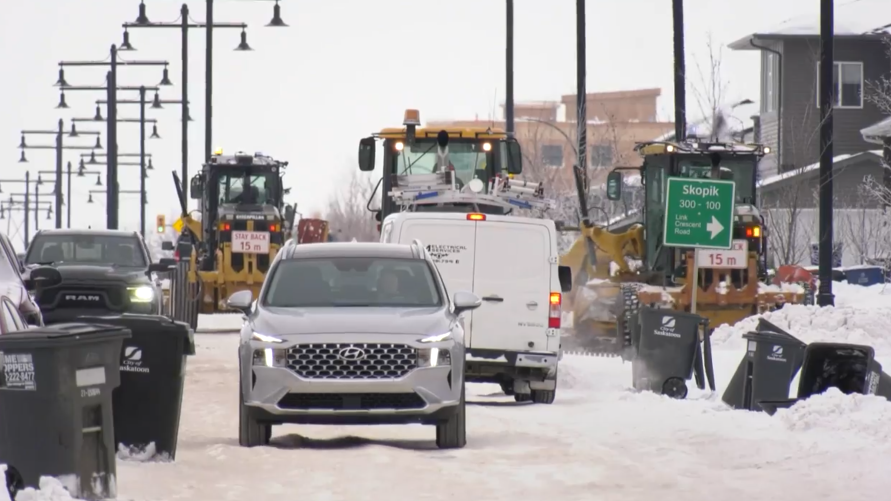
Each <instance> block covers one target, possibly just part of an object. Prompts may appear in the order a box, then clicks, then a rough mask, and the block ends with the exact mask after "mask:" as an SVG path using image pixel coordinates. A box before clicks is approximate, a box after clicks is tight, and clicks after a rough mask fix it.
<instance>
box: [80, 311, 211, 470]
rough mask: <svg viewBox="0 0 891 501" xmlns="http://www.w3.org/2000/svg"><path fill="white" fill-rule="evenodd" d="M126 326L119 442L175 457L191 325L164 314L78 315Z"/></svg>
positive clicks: (117, 413)
mask: <svg viewBox="0 0 891 501" xmlns="http://www.w3.org/2000/svg"><path fill="white" fill-rule="evenodd" d="M79 320H81V321H83V322H89V323H97V324H108V325H117V326H121V327H126V328H127V329H129V330H130V332H131V333H132V334H133V335H132V337H131V338H130V339H128V340H127V341H126V342H124V343H123V346H122V347H121V351H120V370H121V385H120V387H119V388H118V389H117V390H115V392H114V401H113V403H114V432H115V433H114V435H115V444H117V445H123V446H125V447H128V448H130V447H132V448H135V449H137V450H145V448H146V447H147V446H149V445H150V444H154V448H155V452H156V453H157V454H158V455H160V456H162V457H166V458H167V459H171V460H172V459H175V458H176V443H177V439H178V436H179V420H180V415H181V413H182V399H183V383H184V382H185V372H186V356H187V355H194V354H195V345H194V335H193V332H192V329H190V328H189V326H188V324H186V323H184V322H174V321H172V320H170V319H168V318H167V317H163V316H160V315H115V316H103V317H79Z"/></svg>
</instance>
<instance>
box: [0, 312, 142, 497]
mask: <svg viewBox="0 0 891 501" xmlns="http://www.w3.org/2000/svg"><path fill="white" fill-rule="evenodd" d="M129 337H130V332H129V331H128V330H127V329H125V328H123V327H115V326H100V325H86V324H73V323H67V324H56V325H53V326H52V327H44V328H39V329H34V330H29V331H25V332H20V333H11V334H3V335H0V353H2V357H0V359H2V360H3V376H4V378H3V379H5V381H4V382H3V384H2V385H0V464H6V465H7V467H8V468H7V472H6V475H7V483H8V485H9V486H10V487H11V488H12V489H11V490H13V491H18V490H21V489H23V488H25V487H35V488H36V487H38V486H39V481H40V477H42V476H51V477H56V478H58V479H59V480H60V481H61V482H62V483H63V485H65V486H66V488H67V489H68V490H69V492H70V494H71V495H72V496H73V497H75V498H78V499H102V498H109V497H112V498H113V497H115V496H116V491H117V487H116V486H115V480H114V479H115V473H116V469H115V443H114V429H113V418H112V403H111V401H112V390H113V389H114V388H116V387H117V386H118V385H119V384H120V377H119V376H120V374H119V369H118V367H119V363H118V360H119V357H120V352H121V344H122V342H123V340H124V339H127V338H129Z"/></svg>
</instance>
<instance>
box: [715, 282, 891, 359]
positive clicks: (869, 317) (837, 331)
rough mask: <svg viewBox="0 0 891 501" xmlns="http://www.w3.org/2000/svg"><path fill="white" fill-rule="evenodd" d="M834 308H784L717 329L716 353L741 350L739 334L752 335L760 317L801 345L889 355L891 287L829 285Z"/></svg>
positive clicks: (794, 306) (743, 341) (795, 306)
mask: <svg viewBox="0 0 891 501" xmlns="http://www.w3.org/2000/svg"><path fill="white" fill-rule="evenodd" d="M832 286H833V293H834V294H835V296H836V298H835V304H836V306H834V307H831V306H830V307H825V308H821V307H818V306H804V305H788V306H786V307H784V308H782V309H779V310H776V311H772V312H768V313H765V314H763V315H756V316H754V317H750V318H747V319H745V320H742V321H741V322H738V323H737V324H736V325H734V326H729V325H726V324H725V325H721V326H719V327H718V328H716V329H715V332H714V334H712V346H713V347H714V348H717V349H732V350H741V349H745V339H743V337H742V336H743V334H746V333H748V332H752V331H754V330H755V328H756V327H757V326H758V319H759V318H761V317H763V318H764V319H766V320H767V321H769V322H771V323H773V324H774V325H776V326H777V327H779V328H781V329H784V330H785V331H787V332H788V333H789V334H792V335H793V336H795V337H797V338H798V339H800V340H801V341H803V342H805V343H813V342H819V341H824V342H838V343H851V344H864V345H868V346H872V347H873V348H875V350H876V351H877V352H879V353H891V332H889V331H888V318H891V287H888V288H886V287H885V286H884V285H882V284H879V285H874V286H871V287H861V286H859V285H849V284H847V283H843V282H842V283H839V282H834V283H833V285H832Z"/></svg>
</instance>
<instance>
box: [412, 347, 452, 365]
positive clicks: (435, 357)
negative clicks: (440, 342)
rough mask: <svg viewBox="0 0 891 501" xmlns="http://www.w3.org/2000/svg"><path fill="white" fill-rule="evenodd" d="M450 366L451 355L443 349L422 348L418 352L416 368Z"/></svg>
mask: <svg viewBox="0 0 891 501" xmlns="http://www.w3.org/2000/svg"><path fill="white" fill-rule="evenodd" d="M444 365H452V355H451V353H450V352H449V350H448V349H445V348H422V349H420V350H418V367H442V366H444Z"/></svg>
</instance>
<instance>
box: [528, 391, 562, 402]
mask: <svg viewBox="0 0 891 501" xmlns="http://www.w3.org/2000/svg"><path fill="white" fill-rule="evenodd" d="M556 398H557V390H556V389H553V390H532V402H533V403H536V404H553V403H554V399H556Z"/></svg>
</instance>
